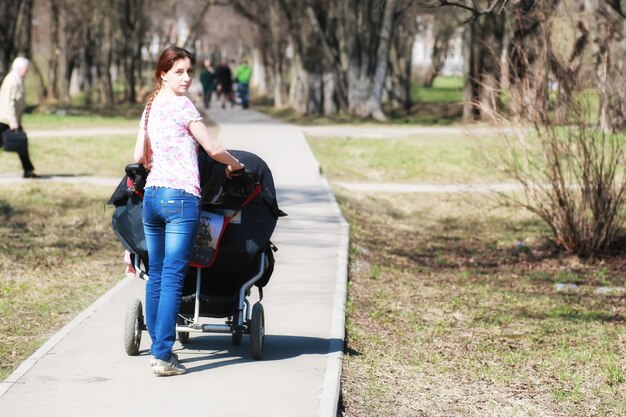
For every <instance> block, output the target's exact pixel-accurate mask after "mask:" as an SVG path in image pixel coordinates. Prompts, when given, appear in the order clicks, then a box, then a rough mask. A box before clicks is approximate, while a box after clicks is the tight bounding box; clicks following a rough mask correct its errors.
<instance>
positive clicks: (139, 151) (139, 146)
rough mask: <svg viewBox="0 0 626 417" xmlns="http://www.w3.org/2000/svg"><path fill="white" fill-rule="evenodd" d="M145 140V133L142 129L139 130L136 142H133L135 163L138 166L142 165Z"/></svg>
mask: <svg viewBox="0 0 626 417" xmlns="http://www.w3.org/2000/svg"><path fill="white" fill-rule="evenodd" d="M144 140H145V132H144V131H143V129H140V130H139V133H138V134H137V142H135V154H134V155H135V162H136V163H138V164H141V163H143V141H144Z"/></svg>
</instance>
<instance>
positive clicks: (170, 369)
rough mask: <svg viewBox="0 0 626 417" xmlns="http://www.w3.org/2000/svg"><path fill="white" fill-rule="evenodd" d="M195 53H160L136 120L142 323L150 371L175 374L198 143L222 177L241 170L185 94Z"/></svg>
mask: <svg viewBox="0 0 626 417" xmlns="http://www.w3.org/2000/svg"><path fill="white" fill-rule="evenodd" d="M194 65H195V58H194V56H193V55H192V54H191V53H190V52H188V51H186V50H185V49H183V48H178V47H170V48H167V49H166V50H164V51H163V52H162V53H161V56H160V57H159V60H158V62H157V67H156V70H155V73H154V75H155V78H156V87H155V89H154V92H153V93H152V95H151V96H150V98H149V99H148V103H147V105H146V108H145V110H144V114H143V116H142V118H141V123H140V132H139V135H138V136H137V143H136V145H135V162H138V163H143V164H144V166H145V167H146V169H148V170H149V174H148V178H147V181H146V186H145V190H144V201H143V209H142V218H143V224H144V232H145V235H146V243H147V247H148V258H149V275H150V279H149V280H148V282H147V284H146V324H147V327H148V333H149V334H150V338H151V339H152V347H151V352H152V356H153V358H152V360H151V365H152V368H153V371H154V373H155V374H157V375H179V374H183V373H185V367H184V366H182V365H181V364H180V363H179V362H178V358H177V357H176V355H174V354H173V353H172V346H173V345H174V341H175V340H176V316H177V314H178V310H179V308H180V299H181V294H182V288H183V281H184V279H185V274H186V271H187V265H188V263H189V260H190V258H191V254H192V251H193V246H194V242H195V238H196V231H197V226H198V222H199V216H200V175H199V172H198V157H197V153H198V144H200V145H201V146H202V147H203V148H204V149H205V150H206V151H207V153H208V154H209V155H211V157H212V158H213V159H215V160H216V161H218V162H221V163H223V164H225V165H226V166H227V169H226V175H227V176H229V175H230V173H231V172H232V171H235V170H239V169H242V168H243V164H241V163H240V162H239V161H238V160H237V159H235V158H234V157H233V156H232V155H231V154H230V153H229V152H228V151H226V150H225V149H224V148H222V147H221V146H220V145H219V144H217V142H216V141H214V140H213V138H212V137H211V135H210V134H209V131H208V129H207V128H206V126H205V125H204V123H203V122H202V118H201V116H200V114H199V113H198V110H197V109H196V108H195V106H194V105H193V103H192V102H191V100H189V98H188V97H187V96H186V95H185V94H186V93H187V91H188V90H189V87H190V86H191V81H192V79H193V68H194Z"/></svg>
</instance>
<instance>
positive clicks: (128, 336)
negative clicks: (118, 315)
mask: <svg viewBox="0 0 626 417" xmlns="http://www.w3.org/2000/svg"><path fill="white" fill-rule="evenodd" d="M144 328H145V326H144V323H143V307H142V305H141V300H139V299H138V298H135V299H134V300H131V302H130V303H128V307H127V308H126V322H125V326H124V349H125V350H126V354H127V355H129V356H134V355H136V354H137V353H138V352H139V345H140V344H141V331H142V330H143V329H144Z"/></svg>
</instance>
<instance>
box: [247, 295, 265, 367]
mask: <svg viewBox="0 0 626 417" xmlns="http://www.w3.org/2000/svg"><path fill="white" fill-rule="evenodd" d="M264 339H265V313H263V305H261V303H256V304H254V306H253V307H252V323H250V347H251V348H252V357H253V358H254V359H261V358H263V341H264Z"/></svg>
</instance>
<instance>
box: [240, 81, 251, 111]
mask: <svg viewBox="0 0 626 417" xmlns="http://www.w3.org/2000/svg"><path fill="white" fill-rule="evenodd" d="M237 87H238V89H237V93H238V94H239V98H240V99H241V107H243V108H244V109H247V108H248V106H249V103H250V98H249V94H250V90H249V85H248V83H239V85H238V86H237Z"/></svg>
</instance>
